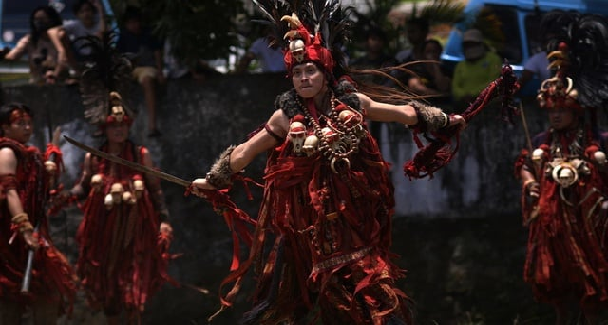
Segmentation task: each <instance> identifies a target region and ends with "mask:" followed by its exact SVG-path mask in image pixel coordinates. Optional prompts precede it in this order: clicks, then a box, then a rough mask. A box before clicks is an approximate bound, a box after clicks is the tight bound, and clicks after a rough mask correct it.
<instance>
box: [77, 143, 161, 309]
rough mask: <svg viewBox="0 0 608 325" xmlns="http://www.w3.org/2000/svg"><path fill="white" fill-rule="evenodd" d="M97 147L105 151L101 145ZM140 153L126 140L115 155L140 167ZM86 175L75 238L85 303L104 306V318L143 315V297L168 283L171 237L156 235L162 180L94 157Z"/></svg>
mask: <svg viewBox="0 0 608 325" xmlns="http://www.w3.org/2000/svg"><path fill="white" fill-rule="evenodd" d="M100 149H101V150H102V151H104V152H105V151H107V150H106V147H105V145H104V146H102V147H101V148H100ZM143 150H144V148H143V147H141V146H136V145H134V144H133V143H131V142H130V141H127V142H126V143H125V145H124V149H123V151H122V152H121V153H120V154H119V157H121V158H123V159H126V160H128V161H132V162H137V163H141V157H142V152H143ZM90 172H91V173H92V175H88V177H86V178H83V180H82V182H81V185H82V188H83V189H84V191H85V193H88V196H87V198H86V202H85V204H84V220H83V221H82V223H81V224H80V227H79V228H78V233H77V237H76V239H77V242H78V244H79V246H80V255H79V258H78V262H77V267H78V274H79V276H80V277H81V278H82V283H83V285H84V287H85V289H86V291H87V298H88V300H89V303H91V304H92V305H93V306H99V305H102V306H104V307H105V310H106V314H109V315H110V314H113V313H118V312H120V311H121V310H122V309H123V308H125V309H127V310H131V311H136V312H139V311H142V310H143V308H144V304H145V303H146V301H147V299H148V298H149V297H151V296H152V295H153V294H155V293H156V292H158V290H159V289H160V288H161V286H162V284H163V283H165V282H167V281H172V280H171V278H170V277H169V276H168V274H167V266H168V260H169V259H170V255H169V254H168V248H169V242H170V240H171V238H170V237H167V236H165V235H161V234H159V229H160V224H161V214H160V211H161V209H162V207H161V200H162V197H161V195H162V194H161V193H160V182H159V181H158V180H157V179H154V180H152V179H149V178H146V177H144V176H143V175H142V174H141V173H140V172H136V171H133V170H132V169H130V168H127V167H125V166H123V165H119V164H115V163H113V162H109V161H106V160H104V159H101V158H99V157H96V156H91V170H90ZM85 175H86V173H85Z"/></svg>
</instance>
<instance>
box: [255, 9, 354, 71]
mask: <svg viewBox="0 0 608 325" xmlns="http://www.w3.org/2000/svg"><path fill="white" fill-rule="evenodd" d="M253 3H254V4H255V5H256V6H257V7H258V9H259V10H260V11H261V12H262V13H263V14H264V15H265V17H266V18H267V19H268V21H269V22H270V24H271V25H272V26H273V43H278V45H279V47H280V48H281V49H283V51H284V54H285V66H286V68H287V71H288V72H290V73H291V68H293V66H294V65H296V64H298V63H301V62H305V61H313V62H316V63H318V64H320V65H321V66H322V67H323V68H324V69H325V70H326V71H327V72H328V73H332V72H335V71H336V70H335V68H339V69H341V71H344V70H345V68H346V64H345V60H344V57H345V56H344V53H343V51H342V46H343V44H344V42H345V41H346V40H347V39H348V26H349V25H350V22H349V21H348V19H347V13H346V12H347V11H348V9H346V10H344V9H342V7H341V5H340V1H339V0H303V1H302V0H292V1H286V0H253ZM338 74H339V73H338ZM334 75H335V73H334Z"/></svg>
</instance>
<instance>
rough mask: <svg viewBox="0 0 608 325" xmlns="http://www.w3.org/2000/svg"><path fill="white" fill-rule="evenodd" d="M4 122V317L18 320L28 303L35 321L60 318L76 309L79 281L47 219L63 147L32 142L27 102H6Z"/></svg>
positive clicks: (0, 186)
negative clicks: (43, 146) (43, 151)
mask: <svg viewBox="0 0 608 325" xmlns="http://www.w3.org/2000/svg"><path fill="white" fill-rule="evenodd" d="M0 126H1V127H2V129H1V130H0V135H1V137H0V238H1V239H2V240H1V241H0V256H2V263H0V323H1V324H19V323H20V322H21V318H22V316H23V314H24V313H25V312H26V310H27V308H28V307H29V308H30V309H31V311H32V316H33V321H34V324H36V325H41V324H55V323H56V322H57V319H58V317H59V316H60V313H62V312H66V311H68V312H69V311H70V310H71V307H72V303H73V301H74V297H75V295H76V283H77V280H76V275H75V273H74V272H73V270H72V268H71V267H70V266H69V264H68V262H67V260H66V258H65V256H64V255H63V254H62V253H61V252H59V250H57V248H56V247H55V246H54V245H53V241H52V239H51V237H50V236H49V229H48V224H47V201H48V199H49V191H50V190H51V189H52V186H53V183H54V182H53V179H57V178H58V176H59V175H58V173H59V171H60V170H61V151H60V150H59V148H58V147H57V146H56V145H53V144H49V146H48V148H47V152H46V154H45V155H42V154H41V153H40V151H39V150H38V149H37V148H36V147H33V146H30V145H28V141H29V139H30V137H31V136H32V132H33V124H32V113H31V111H30V108H29V107H27V106H25V105H23V104H19V103H12V104H8V105H5V106H2V107H1V108H0ZM52 156H54V157H55V158H54V159H51V157H52ZM28 256H31V257H28ZM28 264H29V265H31V268H30V267H29V266H28Z"/></svg>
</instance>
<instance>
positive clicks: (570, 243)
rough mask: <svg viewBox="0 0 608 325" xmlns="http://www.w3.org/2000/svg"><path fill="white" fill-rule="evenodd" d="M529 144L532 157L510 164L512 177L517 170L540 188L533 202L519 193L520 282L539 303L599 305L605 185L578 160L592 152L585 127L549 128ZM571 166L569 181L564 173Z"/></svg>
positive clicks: (605, 284)
mask: <svg viewBox="0 0 608 325" xmlns="http://www.w3.org/2000/svg"><path fill="white" fill-rule="evenodd" d="M534 142H535V143H534V144H535V146H536V147H537V148H538V149H536V150H535V153H534V155H533V156H534V158H531V155H530V153H529V151H528V150H523V151H522V154H521V156H520V157H519V159H518V161H517V163H516V175H520V174H521V170H522V168H523V169H525V170H527V171H530V172H531V173H533V174H534V175H535V178H536V180H538V182H539V183H540V198H539V199H538V201H536V200H531V199H530V198H529V197H528V196H527V195H526V189H525V187H524V190H523V193H522V207H523V222H524V225H529V237H528V250H527V254H526V262H525V265H524V280H525V281H526V282H527V283H529V284H531V285H532V288H533V291H534V295H535V297H536V298H537V299H538V300H539V301H542V302H547V303H559V302H563V301H568V299H571V298H573V297H578V298H579V303H580V305H581V306H583V307H585V306H595V305H597V304H599V303H605V302H606V301H608V277H607V276H608V262H607V260H606V257H605V255H604V252H603V250H602V247H601V243H600V238H601V237H603V233H604V231H605V229H604V227H603V226H600V222H601V220H600V211H601V203H602V201H603V200H604V198H603V196H604V194H603V193H605V188H604V185H603V184H605V182H604V181H603V180H602V175H601V174H600V173H599V172H598V169H597V168H596V166H595V165H594V164H591V163H588V162H585V161H583V156H584V155H585V152H586V151H588V150H595V151H597V148H598V147H597V143H596V142H595V141H594V140H593V139H592V137H591V135H590V134H589V132H588V129H587V128H577V129H574V130H566V131H556V130H553V129H551V130H549V131H547V132H545V133H542V134H540V135H538V136H537V137H536V138H535V141H534ZM572 167H574V168H576V174H577V176H574V178H573V177H572V176H570V175H571V174H570V173H569V172H564V170H565V169H569V168H572ZM571 171H572V170H571ZM604 177H605V176H604ZM556 178H557V179H563V181H562V183H560V181H557V180H556ZM572 181H574V183H572V184H571V185H567V184H568V183H569V182H572Z"/></svg>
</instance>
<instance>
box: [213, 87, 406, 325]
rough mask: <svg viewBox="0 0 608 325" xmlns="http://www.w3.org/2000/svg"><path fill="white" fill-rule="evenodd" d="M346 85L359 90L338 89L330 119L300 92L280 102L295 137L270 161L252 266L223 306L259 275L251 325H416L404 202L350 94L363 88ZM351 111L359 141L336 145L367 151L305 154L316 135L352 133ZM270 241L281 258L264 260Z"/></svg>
mask: <svg viewBox="0 0 608 325" xmlns="http://www.w3.org/2000/svg"><path fill="white" fill-rule="evenodd" d="M345 85H346V87H347V90H349V91H345V89H344V87H338V88H337V89H335V90H334V91H335V95H336V98H335V99H334V105H333V106H334V107H333V111H332V112H330V113H328V115H322V114H321V113H320V112H317V111H316V108H315V107H314V104H313V103H312V101H310V102H306V103H304V102H303V100H302V99H301V98H299V97H298V96H297V95H296V92H295V90H291V91H289V92H286V93H284V94H283V95H281V96H279V97H278V98H277V107H278V108H281V109H283V111H284V112H285V114H286V115H287V116H289V117H290V118H291V125H292V128H291V132H290V135H289V136H288V137H287V139H283V140H281V141H282V142H281V143H280V144H279V145H278V146H277V147H275V149H274V150H272V152H271V153H270V154H269V158H268V163H267V167H266V170H265V177H264V180H265V185H264V196H263V201H262V205H261V208H260V210H259V214H258V219H257V226H256V228H255V234H254V236H253V243H252V247H251V252H250V257H249V259H248V260H247V261H245V262H244V263H243V264H241V265H240V266H239V267H238V268H235V269H234V272H233V273H232V274H231V275H230V276H228V277H227V278H226V279H225V280H224V282H223V283H222V284H227V283H230V282H236V284H235V287H234V288H233V289H232V290H231V292H230V293H228V294H227V295H225V297H224V298H223V300H222V302H223V304H224V306H229V305H231V303H232V301H233V300H234V295H235V294H236V291H237V290H238V288H239V286H240V282H241V280H242V277H243V276H244V274H245V273H246V272H247V270H248V269H249V268H250V266H252V265H253V266H254V268H255V270H256V282H257V289H256V293H255V295H254V308H253V309H252V310H251V311H249V312H247V313H246V314H245V315H244V319H243V323H244V324H266V323H268V324H276V323H277V322H279V321H280V320H290V321H302V320H303V319H308V320H312V319H315V317H316V318H318V317H320V319H321V320H322V321H323V323H324V324H387V323H388V322H389V320H396V319H399V320H401V321H405V322H408V321H409V320H410V317H411V315H410V311H409V308H408V304H407V302H408V300H409V299H408V297H407V296H406V295H405V294H404V293H403V292H402V291H401V290H399V289H398V288H397V286H396V283H395V282H396V280H397V279H399V278H401V277H403V276H404V271H403V270H401V269H399V268H398V267H397V266H396V265H395V264H393V263H392V262H391V258H392V257H393V256H392V255H391V253H390V252H389V247H390V245H391V241H390V238H391V217H392V215H393V207H394V198H393V186H392V184H391V182H390V180H389V174H388V163H386V162H385V161H384V160H383V158H382V156H381V153H380V150H379V148H378V145H377V144H376V142H375V140H374V139H373V138H372V137H371V136H369V133H368V130H367V127H366V126H365V125H364V122H363V121H364V116H365V112H360V109H359V101H358V98H357V97H356V95H354V94H350V91H354V89H352V88H351V89H348V87H349V85H350V84H349V83H348V82H342V83H341V85H340V86H345ZM350 87H352V86H350ZM305 107H306V108H305ZM345 111H347V113H345V114H346V115H348V116H350V117H352V119H350V120H348V121H349V122H346V123H353V124H351V126H352V125H354V124H357V123H361V124H360V125H359V127H355V128H354V129H356V130H357V131H356V132H355V133H352V134H351V133H349V131H345V134H349V135H348V136H346V137H350V138H349V139H348V140H347V139H346V138H344V137H342V138H340V137H333V139H334V140H336V143H337V142H340V143H342V144H341V145H344V142H343V141H353V143H356V146H357V147H356V148H357V149H356V150H355V151H354V152H352V154H350V155H349V156H348V158H347V159H340V158H339V157H338V156H337V155H334V156H333V157H334V158H331V157H327V156H326V154H325V153H322V152H316V153H314V154H312V155H310V156H308V155H306V154H304V152H303V151H302V150H306V147H305V145H304V146H302V144H303V143H304V142H303V141H304V138H305V137H307V136H310V135H311V134H314V132H315V129H317V128H323V127H324V126H327V125H328V124H332V125H333V126H334V127H336V128H343V129H342V130H344V125H338V124H340V123H341V122H339V121H338V120H337V116H338V114H339V113H342V112H345ZM351 113H354V114H352V115H350V114H351ZM341 115H342V114H341ZM298 139H300V140H299V141H298ZM327 139H328V138H325V140H327ZM322 141H324V140H322ZM347 146H348V145H347ZM334 148H335V147H334ZM350 148H351V149H352V148H354V147H350ZM328 155H331V153H329V154H328ZM208 198H209V199H211V200H212V201H213V198H210V197H208ZM270 240H273V241H274V244H273V246H272V250H271V251H270V252H263V249H264V247H266V246H267V244H268V243H267V241H270ZM233 265H234V264H233ZM237 265H238V264H237ZM311 317H312V318H311Z"/></svg>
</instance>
